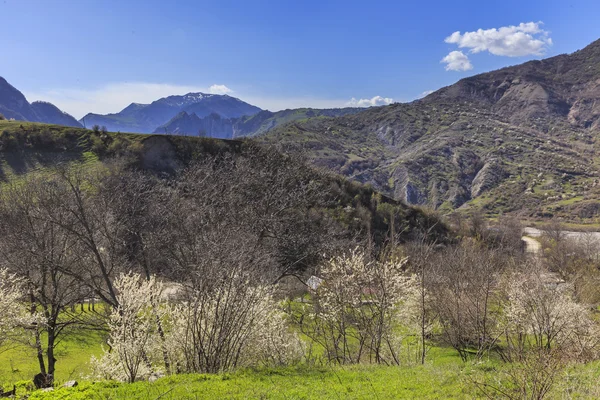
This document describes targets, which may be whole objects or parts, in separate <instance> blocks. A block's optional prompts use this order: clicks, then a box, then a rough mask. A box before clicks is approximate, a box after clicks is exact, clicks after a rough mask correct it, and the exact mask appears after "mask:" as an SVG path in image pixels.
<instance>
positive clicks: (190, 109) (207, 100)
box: [80, 93, 261, 133]
mask: <svg viewBox="0 0 600 400" xmlns="http://www.w3.org/2000/svg"><path fill="white" fill-rule="evenodd" d="M259 111H261V110H260V108H258V107H255V106H253V105H251V104H248V103H245V102H243V101H241V100H240V99H237V98H235V97H231V96H228V95H217V94H205V93H188V94H186V95H183V96H169V97H164V98H161V99H158V100H156V101H153V102H152V103H150V104H138V103H132V104H130V105H129V106H127V107H126V108H124V109H123V110H122V111H120V112H118V113H115V114H107V115H100V114H93V113H89V114H87V115H86V116H84V117H83V118H82V119H81V120H80V122H81V123H84V124H85V126H86V127H88V128H89V127H92V126H93V125H99V126H106V128H107V129H108V130H109V131H115V132H117V131H121V132H134V133H151V132H154V131H155V130H158V131H161V130H160V129H159V128H158V127H160V126H161V125H164V124H165V123H167V122H168V121H169V120H171V119H172V118H174V117H176V116H177V115H179V114H180V113H181V112H186V113H188V114H192V113H194V114H196V115H197V116H198V117H206V116H208V115H211V114H213V113H215V114H218V115H220V116H221V117H224V118H234V117H241V116H244V115H254V114H256V113H257V112H259ZM161 132H162V131H161ZM196 132H197V131H196ZM194 133H195V132H194Z"/></svg>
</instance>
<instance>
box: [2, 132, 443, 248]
mask: <svg viewBox="0 0 600 400" xmlns="http://www.w3.org/2000/svg"><path fill="white" fill-rule="evenodd" d="M265 151H266V152H267V153H270V152H273V151H275V152H277V151H278V150H277V149H276V148H268V147H264V146H263V145H259V143H258V142H257V141H254V140H243V141H241V140H219V139H211V138H199V137H183V136H163V135H138V134H125V133H111V132H108V133H101V132H98V133H95V132H94V131H91V130H87V129H82V128H79V129H78V128H71V127H64V126H58V125H46V124H37V123H21V122H17V121H0V187H1V186H2V182H9V181H14V180H18V179H20V177H22V176H25V175H27V174H29V173H31V172H38V173H45V172H46V171H50V170H51V169H52V168H53V167H56V166H57V165H60V164H62V165H85V166H86V168H91V167H93V166H94V165H99V163H103V162H105V161H107V160H111V159H113V158H114V157H121V158H123V159H125V160H127V163H128V164H129V165H130V166H131V168H141V169H143V170H150V171H155V172H157V173H159V174H161V175H165V174H167V175H168V174H170V173H172V172H173V171H175V170H180V169H181V168H182V167H184V166H186V165H188V164H189V163H190V162H193V161H194V160H199V159H203V158H204V157H206V156H215V155H224V154H231V155H233V156H234V157H242V158H244V157H248V158H249V157H258V158H259V159H260V158H261V156H259V155H260V154H264V152H265ZM302 168H306V166H303V167H302ZM310 171H312V172H310ZM309 172H310V173H312V174H313V176H314V178H313V179H314V180H315V182H320V183H319V184H320V185H322V186H323V187H324V188H326V189H325V192H324V194H323V195H324V196H325V198H327V199H328V200H327V202H328V203H327V204H328V207H330V212H331V213H332V214H333V215H335V218H336V220H337V221H338V222H342V223H343V224H344V226H345V227H344V229H346V230H348V233H351V232H354V233H352V235H358V236H353V237H364V235H365V234H366V230H368V231H370V232H371V234H372V235H373V237H374V238H375V240H376V241H378V242H379V243H380V244H381V243H383V240H384V239H385V237H386V235H388V233H389V232H388V231H389V223H390V214H389V207H390V206H391V207H392V209H394V210H395V215H396V217H395V218H396V219H397V221H396V224H397V226H400V227H402V232H403V233H402V235H403V237H405V238H408V237H410V236H411V235H413V234H415V233H417V232H419V231H420V230H421V229H425V228H426V227H428V226H430V225H434V226H435V229H434V230H433V232H432V234H433V235H434V237H438V238H440V239H441V240H445V239H444V238H445V237H446V236H447V235H448V233H447V230H446V227H445V226H444V225H442V224H439V223H437V222H436V221H437V220H436V217H435V216H431V215H429V214H427V213H425V212H424V211H422V210H420V209H417V208H413V207H410V206H406V205H404V204H403V203H401V202H398V201H395V200H393V199H390V198H388V197H386V196H382V195H380V194H378V193H377V192H375V191H374V190H373V188H370V187H368V186H364V185H360V184H357V183H354V182H351V181H348V180H346V179H344V178H342V177H340V176H337V175H332V174H323V173H322V172H320V171H318V170H312V169H310V170H309ZM386 207H387V208H386ZM386 210H387V211H386ZM365 224H366V225H365Z"/></svg>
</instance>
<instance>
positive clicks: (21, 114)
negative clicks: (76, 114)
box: [0, 77, 81, 127]
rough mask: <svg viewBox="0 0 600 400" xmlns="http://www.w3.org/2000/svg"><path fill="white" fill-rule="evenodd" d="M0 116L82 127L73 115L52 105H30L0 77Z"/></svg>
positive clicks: (39, 103) (42, 103)
mask: <svg viewBox="0 0 600 400" xmlns="http://www.w3.org/2000/svg"><path fill="white" fill-rule="evenodd" d="M0 114H2V115H4V117H5V118H7V119H15V120H19V121H31V122H44V123H48V124H58V125H65V126H74V127H81V125H80V124H79V122H77V120H76V119H75V118H73V117H72V116H71V115H69V114H67V113H65V112H63V111H61V110H59V109H58V108H57V107H56V106H54V105H53V104H51V103H47V102H41V101H36V102H33V103H29V102H28V101H27V99H26V98H25V96H24V95H23V93H21V92H20V91H19V90H17V89H16V88H15V87H14V86H12V85H11V84H10V83H8V82H7V81H6V79H4V78H2V77H0Z"/></svg>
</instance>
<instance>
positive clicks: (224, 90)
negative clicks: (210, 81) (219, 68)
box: [208, 85, 233, 94]
mask: <svg viewBox="0 0 600 400" xmlns="http://www.w3.org/2000/svg"><path fill="white" fill-rule="evenodd" d="M208 92H209V93H212V94H229V93H232V92H233V90H231V89H229V88H228V87H227V86H225V85H212V86H211V87H209V88H208Z"/></svg>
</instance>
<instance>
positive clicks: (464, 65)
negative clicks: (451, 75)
mask: <svg viewBox="0 0 600 400" xmlns="http://www.w3.org/2000/svg"><path fill="white" fill-rule="evenodd" d="M440 62H441V63H446V71H468V70H470V69H473V64H471V61H469V57H467V56H466V55H465V53H463V52H462V51H457V50H455V51H451V52H450V54H448V55H447V56H446V57H444V58H442V60H441V61H440Z"/></svg>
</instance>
